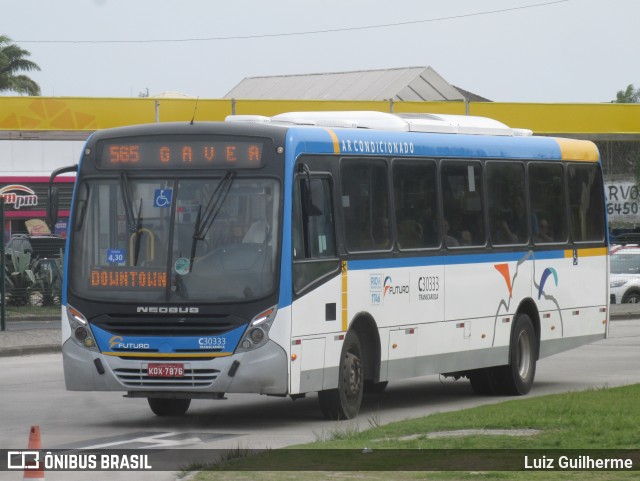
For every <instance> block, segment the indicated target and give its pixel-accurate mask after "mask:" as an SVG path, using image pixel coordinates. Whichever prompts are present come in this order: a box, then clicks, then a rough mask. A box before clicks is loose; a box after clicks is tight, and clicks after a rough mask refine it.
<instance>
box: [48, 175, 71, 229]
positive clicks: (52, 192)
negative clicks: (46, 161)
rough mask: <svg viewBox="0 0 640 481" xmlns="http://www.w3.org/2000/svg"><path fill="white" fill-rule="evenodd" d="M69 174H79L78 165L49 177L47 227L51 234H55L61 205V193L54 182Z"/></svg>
mask: <svg viewBox="0 0 640 481" xmlns="http://www.w3.org/2000/svg"><path fill="white" fill-rule="evenodd" d="M68 172H78V164H75V165H71V166H69V167H61V168H59V169H56V170H54V171H53V172H51V175H50V176H49V190H48V193H47V219H46V221H47V225H48V226H49V230H50V231H51V232H55V229H56V222H58V207H59V203H60V193H59V192H58V189H56V188H55V187H54V186H53V181H54V180H55V178H56V177H58V176H59V175H61V174H66V173H68Z"/></svg>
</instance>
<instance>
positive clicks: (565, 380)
mask: <svg viewBox="0 0 640 481" xmlns="http://www.w3.org/2000/svg"><path fill="white" fill-rule="evenodd" d="M634 383H640V319H638V320H620V321H613V322H612V323H611V325H610V337H609V339H606V340H603V341H599V342H597V343H595V344H591V345H588V346H584V347H581V348H579V349H575V350H573V351H569V352H566V353H563V354H559V355H556V356H554V357H550V358H547V359H543V360H542V361H540V362H539V363H538V371H537V375H536V383H535V385H534V387H533V389H532V392H531V393H530V396H540V395H545V394H552V393H560V392H566V391H578V390H584V389H587V388H592V387H600V386H611V387H613V386H618V385H624V384H634ZM0 386H1V388H2V389H1V391H0V392H1V394H0V399H1V401H0V448H1V449H24V448H26V447H27V439H28V433H29V428H30V426H32V425H39V426H40V429H41V432H42V448H43V449H56V448H88V447H93V448H99V447H106V446H108V447H111V448H122V449H128V448H139V447H146V448H154V447H176V448H224V449H233V448H238V447H242V448H257V449H261V448H278V447H283V446H288V445H291V444H298V443H306V442H310V441H314V440H317V439H321V438H323V437H326V436H329V435H331V434H332V433H335V432H336V431H339V430H351V429H356V428H358V429H361V430H364V429H367V428H369V427H370V425H371V424H386V423H389V422H393V421H397V420H404V419H408V418H415V417H420V416H425V415H427V414H431V413H435V412H442V411H451V410H458V409H464V408H468V407H472V406H477V405H480V404H487V403H496V402H500V401H502V400H504V399H505V398H503V397H478V396H475V395H474V394H473V393H472V391H471V388H470V386H469V383H468V382H467V381H464V380H461V381H452V380H444V379H440V378H439V377H438V376H427V377H423V378H419V379H413V380H410V381H402V382H396V383H391V384H390V385H389V387H388V389H387V390H386V391H385V392H384V393H382V394H380V395H375V396H370V397H367V398H365V401H364V404H363V407H362V410H361V414H360V416H359V417H358V419H357V420H353V421H346V422H341V423H337V422H331V421H325V420H324V419H323V418H322V416H321V414H320V410H319V408H318V403H317V397H316V396H315V395H311V396H308V397H307V398H305V399H300V400H297V401H291V400H290V399H282V398H270V397H264V396H258V395H240V394H235V395H228V396H227V399H225V400H220V401H204V400H196V401H193V403H192V407H191V409H190V410H189V412H188V414H187V416H186V417H184V418H180V419H176V418H174V419H167V418H158V417H156V416H154V415H153V414H152V413H151V411H150V410H149V408H148V406H147V403H146V400H143V399H142V400H141V399H124V398H122V395H121V393H93V392H87V393H73V392H67V391H66V390H65V388H64V381H63V374H62V365H61V355H60V354H59V353H57V354H41V355H33V356H21V357H20V356H18V357H5V358H0ZM83 475H84V476H83ZM86 475H87V473H62V472H57V473H56V472H51V473H47V479H48V480H57V479H60V480H62V479H65V480H71V481H73V480H75V479H78V480H80V479H89V478H87V476H86ZM148 475H149V477H148V478H147V477H146V475H145V476H141V475H140V474H139V473H91V475H90V479H92V480H93V479H112V480H118V479H132V480H133V479H136V480H138V479H140V480H144V479H149V480H151V479H158V480H169V479H171V480H173V479H175V475H174V474H173V473H157V472H156V473H148ZM102 476H104V477H102ZM0 479H20V477H19V476H17V475H16V473H1V472H0Z"/></svg>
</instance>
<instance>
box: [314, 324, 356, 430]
mask: <svg viewBox="0 0 640 481" xmlns="http://www.w3.org/2000/svg"><path fill="white" fill-rule="evenodd" d="M362 359H363V357H362V346H361V344H360V339H359V338H358V335H357V334H356V333H355V332H353V331H349V332H347V335H346V336H345V339H344V344H343V345H342V353H341V356H340V366H339V373H338V389H327V390H325V391H320V392H319V393H318V399H319V401H320V409H321V410H322V414H323V415H324V417H325V418H327V419H334V420H344V419H352V418H354V417H356V416H357V415H358V411H359V410H360V405H361V404H362V393H363V391H364V366H363V364H362Z"/></svg>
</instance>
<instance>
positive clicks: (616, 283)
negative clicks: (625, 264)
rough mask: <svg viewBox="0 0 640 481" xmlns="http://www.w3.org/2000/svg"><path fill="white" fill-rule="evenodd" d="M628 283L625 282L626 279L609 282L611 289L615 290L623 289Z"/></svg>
mask: <svg viewBox="0 0 640 481" xmlns="http://www.w3.org/2000/svg"><path fill="white" fill-rule="evenodd" d="M626 283H627V281H626V280H624V279H620V280H617V281H610V282H609V287H611V288H614V287H622V286H624V285H625V284H626Z"/></svg>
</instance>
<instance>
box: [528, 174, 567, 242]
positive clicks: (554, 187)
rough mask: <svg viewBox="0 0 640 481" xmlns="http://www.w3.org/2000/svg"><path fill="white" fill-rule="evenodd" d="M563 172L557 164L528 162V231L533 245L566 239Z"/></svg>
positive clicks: (564, 240)
mask: <svg viewBox="0 0 640 481" xmlns="http://www.w3.org/2000/svg"><path fill="white" fill-rule="evenodd" d="M563 172H564V169H563V167H562V165H560V164H537V163H531V164H529V201H530V202H529V203H530V206H531V233H532V235H533V242H534V243H535V244H549V243H559V242H566V241H567V218H566V212H567V210H566V201H565V188H564V174H563Z"/></svg>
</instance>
